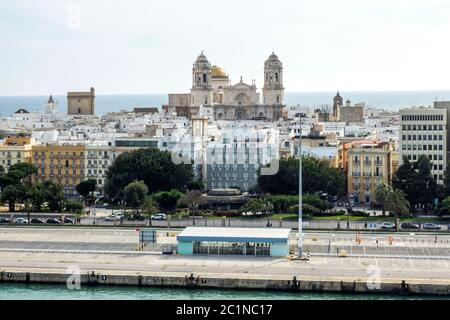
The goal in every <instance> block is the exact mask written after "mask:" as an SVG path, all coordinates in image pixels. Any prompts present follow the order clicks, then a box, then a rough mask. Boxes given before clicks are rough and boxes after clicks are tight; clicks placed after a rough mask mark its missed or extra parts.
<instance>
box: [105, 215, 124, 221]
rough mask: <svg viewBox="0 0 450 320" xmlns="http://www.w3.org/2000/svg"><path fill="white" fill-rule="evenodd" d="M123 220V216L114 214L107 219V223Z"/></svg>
mask: <svg viewBox="0 0 450 320" xmlns="http://www.w3.org/2000/svg"><path fill="white" fill-rule="evenodd" d="M122 218H123V215H122V214H112V215H110V216H107V217H105V221H120V219H122Z"/></svg>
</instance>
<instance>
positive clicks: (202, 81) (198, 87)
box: [191, 51, 213, 107]
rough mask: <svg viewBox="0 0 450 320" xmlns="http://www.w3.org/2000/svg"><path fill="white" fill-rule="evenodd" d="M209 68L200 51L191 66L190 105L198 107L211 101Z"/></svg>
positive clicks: (209, 64) (210, 68) (209, 65)
mask: <svg viewBox="0 0 450 320" xmlns="http://www.w3.org/2000/svg"><path fill="white" fill-rule="evenodd" d="M211 70H212V67H211V63H210V62H209V61H208V59H207V58H206V56H205V55H204V54H203V51H202V53H201V54H200V55H199V56H198V57H197V60H196V61H195V62H194V65H193V68H192V89H191V106H195V107H199V106H201V105H211V104H212V103H213V90H212V86H211Z"/></svg>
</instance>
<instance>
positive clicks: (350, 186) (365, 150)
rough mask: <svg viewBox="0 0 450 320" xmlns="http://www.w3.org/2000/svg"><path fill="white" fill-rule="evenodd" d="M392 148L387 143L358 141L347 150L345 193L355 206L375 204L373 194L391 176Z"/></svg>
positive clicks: (390, 179)
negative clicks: (346, 192)
mask: <svg viewBox="0 0 450 320" xmlns="http://www.w3.org/2000/svg"><path fill="white" fill-rule="evenodd" d="M393 157H394V156H393V148H392V146H391V145H390V144H389V143H388V142H375V141H359V142H356V141H355V142H353V143H352V145H351V146H350V147H349V148H348V171H347V191H348V195H349V197H351V198H352V199H353V201H354V202H355V203H357V204H360V205H361V204H362V205H367V206H370V205H372V204H374V203H376V201H377V200H376V196H375V192H376V189H377V187H378V186H379V185H381V184H382V183H385V184H390V183H391V181H392V175H393V172H394V171H393Z"/></svg>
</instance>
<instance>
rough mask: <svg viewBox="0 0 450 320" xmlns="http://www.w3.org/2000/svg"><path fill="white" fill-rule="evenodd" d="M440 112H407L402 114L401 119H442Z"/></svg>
mask: <svg viewBox="0 0 450 320" xmlns="http://www.w3.org/2000/svg"><path fill="white" fill-rule="evenodd" d="M443 120H444V116H443V115H441V114H414V115H412V114H408V115H402V121H443Z"/></svg>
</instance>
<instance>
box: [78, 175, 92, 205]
mask: <svg viewBox="0 0 450 320" xmlns="http://www.w3.org/2000/svg"><path fill="white" fill-rule="evenodd" d="M96 186H97V180H95V179H89V180H86V181H82V182H80V183H79V184H78V185H77V186H76V190H77V192H78V193H79V194H80V195H81V196H82V197H83V198H84V202H85V203H86V201H87V199H88V197H89V195H90V194H91V193H92V192H94V191H95V187H96Z"/></svg>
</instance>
